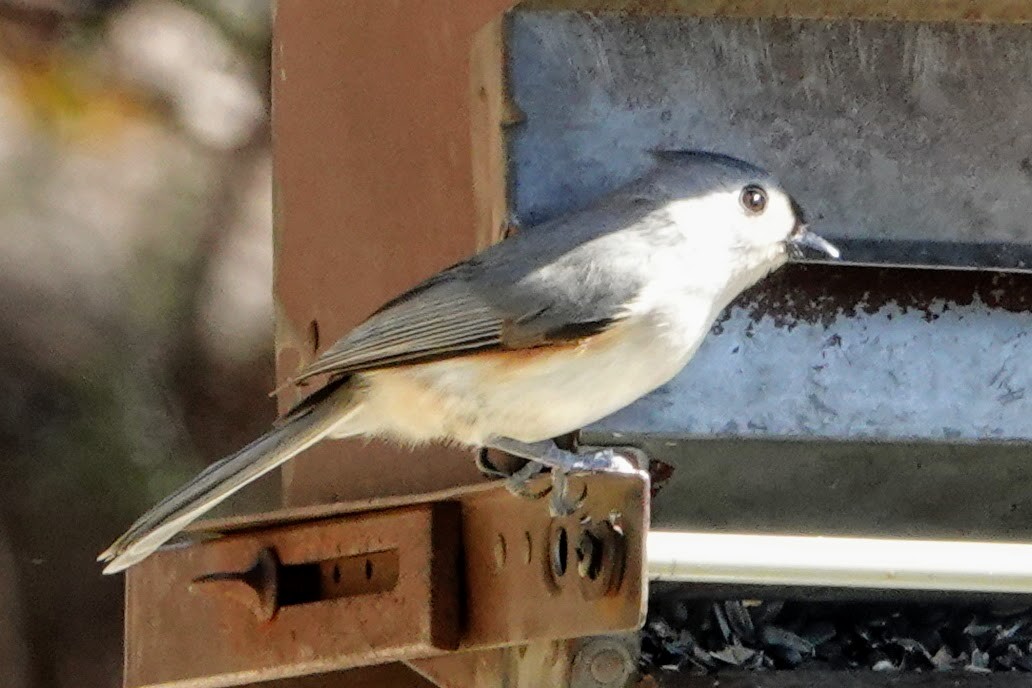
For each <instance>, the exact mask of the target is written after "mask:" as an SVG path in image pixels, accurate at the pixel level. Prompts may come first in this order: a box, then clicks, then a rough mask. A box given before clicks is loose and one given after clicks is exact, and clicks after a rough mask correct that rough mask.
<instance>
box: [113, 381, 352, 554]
mask: <svg viewBox="0 0 1032 688" xmlns="http://www.w3.org/2000/svg"><path fill="white" fill-rule="evenodd" d="M318 397H319V398H318V400H317V401H316V402H314V403H311V404H307V405H306V404H302V405H301V406H300V407H298V409H297V410H296V411H294V412H292V413H291V415H290V416H288V417H287V418H286V419H284V421H283V422H282V423H280V424H278V425H277V426H276V427H274V428H273V429H272V430H271V431H269V432H268V433H266V434H265V435H263V436H262V437H259V438H258V439H257V440H255V441H254V442H252V443H251V444H249V445H247V446H246V447H244V448H243V449H241V450H240V451H238V452H236V453H235V454H232V455H231V456H228V457H226V458H225V459H222V460H221V461H219V462H217V463H214V464H212V465H211V466H209V467H208V468H206V469H205V470H203V471H202V472H200V473H199V474H197V475H196V476H195V477H194V478H193V479H191V480H190V481H189V482H188V483H186V484H185V485H183V486H182V487H180V488H179V489H178V490H176V491H175V492H173V493H172V494H171V495H169V496H168V497H166V498H165V499H163V500H162V501H161V502H159V503H158V504H156V505H155V506H154V507H153V508H151V509H150V510H149V511H148V512H147V513H145V514H144V515H143V516H141V517H140V518H138V519H137V520H136V522H135V523H133V525H132V526H130V527H129V530H127V531H126V532H125V534H123V535H122V536H121V537H120V538H118V539H117V540H115V542H114V543H113V544H112V545H111V546H110V547H108V548H107V549H106V550H105V551H104V552H103V553H102V554H101V555H100V556H99V557H97V560H98V561H103V562H107V566H106V567H105V568H104V573H106V574H109V573H117V572H119V571H122V570H124V569H126V568H128V567H130V566H132V565H133V564H135V563H137V562H139V561H140V560H142V559H144V558H146V557H147V556H148V555H149V554H151V553H152V552H153V551H154V550H156V549H157V548H158V547H160V546H161V545H163V544H164V543H165V542H167V541H168V540H169V539H170V538H171V537H173V536H174V535H176V534H177V533H178V532H179V531H181V530H182V529H183V528H185V527H186V526H187V525H188V524H190V523H191V522H192V521H194V520H195V519H197V518H198V517H199V516H201V515H202V514H204V513H205V512H206V511H208V510H209V509H211V508H212V507H214V506H215V505H216V504H218V503H219V502H221V501H223V500H224V499H226V498H227V497H229V496H230V495H231V494H233V493H234V492H236V491H237V490H239V489H240V488H242V487H244V486H245V485H247V484H248V483H251V482H253V481H254V480H257V479H258V478H260V477H261V476H263V475H265V474H266V473H268V472H269V471H271V470H273V469H274V468H276V467H277V466H279V465H281V464H283V463H284V462H286V461H289V460H290V459H291V458H293V457H294V456H296V455H297V454H299V453H300V452H302V451H304V450H305V449H307V448H308V447H310V446H312V445H313V444H315V443H316V442H318V441H319V440H321V439H322V438H323V437H325V436H326V435H327V434H328V433H329V432H330V431H331V430H335V434H336V433H337V432H339V426H340V425H341V424H342V423H343V422H344V421H345V420H346V418H347V417H348V415H349V414H350V413H353V412H354V410H355V408H356V406H355V404H354V403H353V397H354V394H353V389H352V387H351V385H349V384H347V383H344V384H342V385H339V386H337V387H336V388H335V389H333V390H327V391H326V393H323V394H319V395H318Z"/></svg>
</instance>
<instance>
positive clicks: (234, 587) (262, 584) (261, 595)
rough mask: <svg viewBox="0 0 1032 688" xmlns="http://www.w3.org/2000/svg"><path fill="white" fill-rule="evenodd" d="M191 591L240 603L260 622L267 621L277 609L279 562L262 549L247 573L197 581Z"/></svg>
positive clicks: (225, 574)
mask: <svg viewBox="0 0 1032 688" xmlns="http://www.w3.org/2000/svg"><path fill="white" fill-rule="evenodd" d="M190 590H191V591H194V592H205V593H209V594H216V595H218V596H221V597H223V598H225V599H230V600H233V601H235V602H239V603H240V604H243V605H244V606H245V607H247V608H248V609H250V610H251V611H252V612H254V615H255V616H256V617H257V618H258V619H259V620H260V621H268V620H270V619H272V617H273V616H275V615H276V609H277V606H278V605H277V601H278V600H277V598H278V593H279V558H278V557H277V556H276V552H275V551H273V550H272V549H263V550H262V551H261V552H259V554H258V558H257V559H256V560H255V562H254V566H252V567H251V568H249V569H247V570H246V571H230V572H219V573H209V574H207V575H205V576H201V577H199V578H195V579H194V580H193V581H192V582H191V583H190Z"/></svg>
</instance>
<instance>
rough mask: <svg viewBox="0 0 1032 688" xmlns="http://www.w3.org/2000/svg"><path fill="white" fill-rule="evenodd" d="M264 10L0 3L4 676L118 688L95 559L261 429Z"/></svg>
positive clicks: (265, 368)
mask: <svg viewBox="0 0 1032 688" xmlns="http://www.w3.org/2000/svg"><path fill="white" fill-rule="evenodd" d="M270 24H271V8H270V2H269V0H177V1H174V0H0V675H2V679H0V680H2V684H3V686H4V688H58V687H62V688H64V687H68V688H71V687H73V686H74V687H75V688H82V687H88V688H108V687H111V688H115V687H116V686H120V685H121V675H120V674H121V653H122V626H121V624H122V610H121V605H122V578H121V576H114V577H102V576H101V575H100V568H99V567H98V566H97V564H96V563H95V561H94V559H95V557H96V555H97V553H98V552H99V551H100V550H101V549H103V548H104V547H105V546H106V545H107V544H108V543H109V542H110V540H111V539H112V538H114V537H115V536H117V535H118V534H119V533H120V532H121V531H122V530H123V529H124V528H125V526H127V525H128V524H129V523H130V522H131V521H132V520H133V519H134V518H135V517H136V516H137V515H139V513H140V512H141V511H142V510H143V509H145V508H146V507H148V506H149V505H150V504H151V503H152V502H154V501H155V500H156V499H158V498H159V497H161V496H162V495H163V494H164V493H166V492H167V491H168V490H169V489H170V488H171V487H172V486H174V485H175V484H177V483H179V482H181V481H182V480H184V479H185V478H186V477H188V476H189V475H190V474H192V473H194V472H195V471H196V470H198V469H199V468H200V467H201V466H203V465H204V464H206V463H209V462H211V461H213V460H215V459H217V458H219V457H220V456H221V455H222V454H224V453H226V452H228V451H229V450H231V449H233V448H235V447H237V446H239V445H241V444H243V443H244V442H246V441H247V440H249V439H251V438H252V437H253V436H254V435H256V434H258V433H259V432H260V431H261V430H263V429H264V427H265V426H266V425H267V423H268V422H269V420H270V419H271V418H272V417H273V416H274V413H275V408H274V403H273V401H272V400H271V399H269V398H268V397H267V396H266V395H267V392H268V391H270V390H271V389H272V387H273V369H272V336H273V323H272V305H271V280H272V229H271V215H272V204H271V186H272V185H271V163H270V146H269V144H270V141H269V138H270V137H269V92H268V86H269V46H270V31H271V26H270Z"/></svg>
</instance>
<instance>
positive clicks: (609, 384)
mask: <svg viewBox="0 0 1032 688" xmlns="http://www.w3.org/2000/svg"><path fill="white" fill-rule="evenodd" d="M709 324H710V323H709V318H700V322H698V323H697V324H696V325H695V326H694V327H692V328H690V329H689V330H686V329H685V328H684V327H683V326H682V327H681V328H679V329H680V332H678V333H677V336H671V333H670V332H668V331H664V328H658V327H655V326H650V325H648V324H645V323H638V324H635V325H623V326H618V327H619V329H616V328H614V329H613V330H610V331H608V332H606V333H604V334H601V335H597V336H594V337H591V338H589V339H587V340H585V341H583V342H581V343H579V344H577V345H570V346H566V347H562V348H539V349H529V350H518V351H506V352H499V353H487V354H476V355H470V356H463V357H459V358H455V359H447V360H442V361H436V362H433V363H426V364H421V365H417V366H408V367H399V368H392V369H385V370H380V371H373V372H370V373H364V374H362V376H361V378H360V380H359V382H360V383H361V384H363V385H364V386H365V391H364V393H363V394H362V399H363V402H362V406H361V410H360V411H359V412H358V413H357V414H356V415H355V416H354V417H353V418H352V419H351V420H350V421H349V422H348V423H347V424H346V426H345V427H341V428H340V429H339V431H338V432H335V433H333V434H334V435H337V436H347V435H353V434H371V435H385V436H389V437H393V438H394V439H397V440H399V441H402V442H406V443H421V442H427V441H432V440H450V441H453V442H459V443H463V444H469V445H482V444H483V443H484V442H485V441H486V440H487V439H489V438H490V437H492V436H494V437H509V438H512V439H516V440H520V441H523V442H536V441H539V440H545V439H549V438H552V437H557V436H559V435H563V434H566V433H568V432H572V431H574V430H577V429H579V428H581V427H583V426H585V425H588V424H590V423H593V422H595V421H597V420H599V419H601V418H603V417H605V416H607V415H609V414H610V413H613V412H614V411H617V410H619V409H621V408H623V407H624V406H627V405H628V404H630V403H631V402H633V401H635V400H636V399H638V398H640V397H642V396H644V395H645V394H647V393H648V392H650V391H652V390H654V389H656V388H657V387H659V386H660V385H662V384H663V383H665V382H667V381H668V380H669V379H670V378H672V377H673V376H674V375H676V374H677V373H678V371H680V370H681V368H682V367H684V364H685V363H686V362H687V361H688V359H689V358H690V357H691V355H692V354H693V353H694V352H695V349H696V348H697V347H698V344H699V343H700V342H701V340H702V338H703V337H704V336H705V334H706V331H707V330H708V328H709Z"/></svg>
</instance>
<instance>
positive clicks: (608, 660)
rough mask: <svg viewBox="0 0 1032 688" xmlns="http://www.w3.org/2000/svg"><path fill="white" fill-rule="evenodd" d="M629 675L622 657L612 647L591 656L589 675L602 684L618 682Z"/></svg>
mask: <svg viewBox="0 0 1032 688" xmlns="http://www.w3.org/2000/svg"><path fill="white" fill-rule="evenodd" d="M628 676H630V671H629V670H628V667H627V664H626V662H624V657H623V655H621V654H620V653H619V652H618V651H616V650H615V649H613V648H606V649H604V650H602V651H601V652H599V653H598V654H596V655H595V656H594V657H592V658H591V677H592V678H594V679H595V680H596V681H598V682H599V683H600V684H602V685H604V686H608V685H613V684H618V683H619V682H622V681H625V680H626V679H627V677H628Z"/></svg>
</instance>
